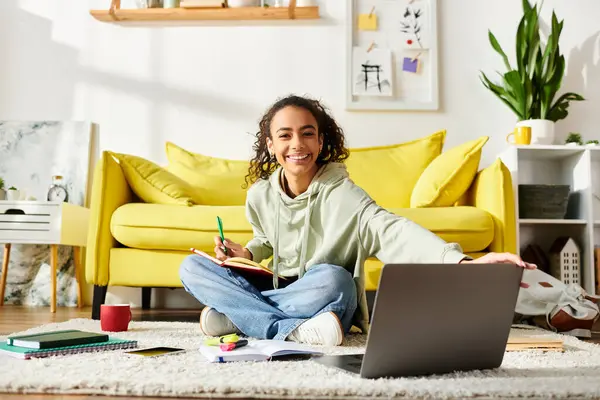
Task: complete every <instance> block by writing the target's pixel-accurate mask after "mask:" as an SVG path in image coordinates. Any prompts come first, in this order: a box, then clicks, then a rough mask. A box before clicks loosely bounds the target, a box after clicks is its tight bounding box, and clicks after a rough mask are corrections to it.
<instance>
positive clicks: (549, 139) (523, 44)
mask: <svg viewBox="0 0 600 400" xmlns="http://www.w3.org/2000/svg"><path fill="white" fill-rule="evenodd" d="M523 12H524V13H523V17H522V18H521V21H520V23H519V27H518V29H517V35H516V64H515V66H514V67H513V66H512V65H511V64H510V62H509V60H508V57H507V55H506V53H505V52H504V50H502V47H501V46H500V44H499V43H498V41H497V40H496V37H495V36H494V35H493V34H492V32H491V31H488V36H489V40H490V44H491V46H492V48H493V49H494V50H495V51H496V52H497V53H498V54H500V56H502V59H503V61H504V65H505V66H506V69H507V72H505V73H504V74H500V76H501V80H500V82H499V83H494V82H493V81H492V80H491V79H489V78H488V77H487V75H486V74H485V73H484V72H481V77H480V79H481V81H482V83H483V85H484V86H485V87H486V88H488V89H489V90H490V91H491V92H492V93H494V94H495V95H496V96H497V97H498V98H499V99H500V100H502V102H503V103H504V104H506V105H507V106H508V107H509V108H510V109H511V110H512V111H513V112H514V113H515V114H516V115H517V118H518V122H517V126H523V125H525V126H530V127H531V143H532V144H554V124H555V122H556V121H558V120H561V119H564V118H566V117H567V115H568V111H567V109H568V107H569V104H570V102H571V101H581V100H584V98H583V97H582V96H581V95H579V94H577V93H572V92H567V93H564V94H562V95H561V96H559V97H558V98H556V96H557V93H558V91H559V89H560V87H561V84H562V79H563V76H564V73H565V57H564V55H562V54H561V53H560V47H559V39H560V34H561V31H562V29H563V24H564V21H560V22H559V21H558V19H557V18H556V14H555V13H554V11H553V12H552V24H551V31H550V35H549V36H548V38H547V40H546V42H545V43H542V41H541V39H540V26H539V14H538V7H537V4H536V5H535V6H533V7H532V6H531V4H529V1H528V0H523Z"/></svg>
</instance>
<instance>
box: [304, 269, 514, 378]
mask: <svg viewBox="0 0 600 400" xmlns="http://www.w3.org/2000/svg"><path fill="white" fill-rule="evenodd" d="M522 275H523V268H521V267H518V266H516V265H514V264H386V265H384V266H383V269H382V271H381V277H380V279H379V289H378V290H377V293H376V296H375V303H374V306H373V316H372V319H371V326H370V330H369V333H368V336H367V345H366V348H365V353H364V355H363V354H352V355H323V356H314V357H312V358H311V359H312V360H314V361H316V362H318V363H321V364H324V365H328V366H331V367H336V368H340V369H343V370H346V371H350V372H353V373H356V374H359V375H360V376H361V377H363V378H383V377H404V376H420V375H433V374H444V373H451V372H454V371H470V370H484V369H493V368H497V367H499V366H500V365H501V364H502V360H503V358H504V352H505V349H506V344H507V341H508V335H509V334H510V328H511V326H512V321H513V316H514V312H515V307H516V302H517V296H518V293H519V287H520V282H521V278H522Z"/></svg>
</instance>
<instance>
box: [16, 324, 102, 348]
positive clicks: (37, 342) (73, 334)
mask: <svg viewBox="0 0 600 400" xmlns="http://www.w3.org/2000/svg"><path fill="white" fill-rule="evenodd" d="M106 341H108V335H107V334H105V333H96V332H84V331H80V330H76V329H69V330H64V331H54V332H44V333H36V334H32V335H20V336H10V337H8V338H7V339H6V344H8V345H11V346H19V347H27V348H30V349H51V348H55V347H65V346H75V345H79V344H88V343H99V342H106Z"/></svg>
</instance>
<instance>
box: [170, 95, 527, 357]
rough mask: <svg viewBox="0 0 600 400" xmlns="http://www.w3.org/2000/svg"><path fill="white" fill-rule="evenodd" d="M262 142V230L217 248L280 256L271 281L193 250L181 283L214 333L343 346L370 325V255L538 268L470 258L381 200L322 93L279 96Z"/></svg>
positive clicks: (253, 178) (258, 178)
mask: <svg viewBox="0 0 600 400" xmlns="http://www.w3.org/2000/svg"><path fill="white" fill-rule="evenodd" d="M254 150H255V152H256V154H255V156H254V158H253V159H252V162H251V166H250V170H249V174H248V176H247V178H249V179H250V182H255V183H254V184H253V185H252V186H251V187H250V189H249V190H248V194H247V201H246V215H247V218H248V220H249V222H250V224H251V225H252V228H253V232H254V238H253V239H252V240H250V241H249V242H248V243H247V244H246V245H245V247H243V246H242V245H240V244H238V243H234V242H232V241H231V240H227V239H226V240H225V242H224V243H222V242H221V240H220V238H219V237H218V236H217V237H215V245H216V246H215V254H216V256H217V258H219V259H226V258H227V257H245V258H248V259H250V260H254V261H256V262H261V261H262V260H264V259H266V258H269V257H271V256H273V259H272V262H271V263H270V268H271V269H272V270H273V272H274V273H275V274H274V277H273V281H272V282H270V280H269V282H267V283H268V285H266V284H265V282H264V281H263V282H259V281H251V280H249V279H248V278H244V277H243V276H241V275H240V274H238V273H236V272H235V271H232V270H230V269H227V268H222V267H219V266H217V265H216V264H214V263H213V262H211V261H209V260H206V259H204V258H203V257H200V256H197V255H191V256H189V257H187V258H186V259H185V260H184V262H183V263H182V265H181V270H180V276H181V281H182V283H183V285H184V287H185V289H186V290H187V291H188V292H189V293H191V294H192V295H193V296H194V297H195V298H196V299H197V300H199V301H200V302H201V303H202V304H204V305H205V306H206V307H205V308H204V309H203V311H202V314H201V317H200V326H201V329H202V331H203V332H204V333H205V334H206V335H210V336H219V335H225V334H229V333H234V332H236V333H243V334H245V335H248V336H251V337H256V338H260V339H281V340H293V341H297V342H303V343H309V344H324V345H339V344H341V343H342V339H343V337H344V333H346V332H348V331H349V330H350V327H351V326H352V325H356V326H357V327H359V328H361V329H362V330H363V331H366V329H368V313H367V304H366V297H365V289H364V271H363V264H364V262H365V260H366V259H367V258H368V257H371V256H375V257H377V258H378V259H379V260H381V261H383V262H384V263H465V262H466V263H513V264H517V265H520V266H522V267H525V268H535V266H534V265H531V264H527V263H525V262H523V261H522V260H521V258H519V257H518V256H516V255H514V254H504V253H502V254H499V253H489V254H486V255H485V256H483V257H481V258H479V259H477V260H472V259H470V258H469V257H467V256H465V255H464V254H463V253H462V250H461V248H460V247H459V246H458V245H457V244H455V243H446V242H444V241H443V240H442V239H441V238H439V237H438V236H436V235H435V234H433V233H432V232H430V231H428V230H426V229H424V228H422V227H421V226H419V225H417V224H416V223H414V222H412V221H410V220H408V219H406V218H403V217H400V216H397V215H395V214H392V213H391V212H388V211H387V210H385V209H383V208H381V207H380V206H378V205H377V204H376V203H375V201H373V200H372V199H371V198H370V197H369V195H368V194H367V193H366V192H365V191H364V190H362V189H361V188H360V187H358V186H356V185H355V184H354V183H353V182H352V181H351V180H350V179H349V177H348V173H347V172H346V167H345V165H344V164H343V161H344V160H345V159H346V158H347V157H348V154H349V152H348V150H347V149H346V147H345V145H344V134H343V132H342V129H341V128H340V127H339V126H338V124H337V123H336V122H335V120H334V119H333V118H332V117H331V116H330V115H329V114H328V113H327V111H326V110H325V108H324V107H323V106H322V105H321V104H320V103H319V102H318V101H316V100H312V99H308V98H304V97H298V96H289V97H286V98H283V99H281V100H279V101H277V102H276V103H275V104H274V105H273V106H272V107H271V108H270V109H269V110H268V112H267V113H266V114H265V115H264V116H263V118H262V120H261V121H260V130H259V131H258V133H257V135H256V142H255V145H254ZM225 248H226V249H227V255H225V253H224V251H223V250H224V249H225ZM277 274H279V275H281V276H283V277H286V278H288V279H287V280H283V279H277V278H276V276H277Z"/></svg>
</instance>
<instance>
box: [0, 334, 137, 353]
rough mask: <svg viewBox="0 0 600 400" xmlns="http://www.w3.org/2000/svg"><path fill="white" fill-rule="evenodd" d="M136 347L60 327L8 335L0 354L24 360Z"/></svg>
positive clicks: (125, 342) (131, 343) (101, 336)
mask: <svg viewBox="0 0 600 400" xmlns="http://www.w3.org/2000/svg"><path fill="white" fill-rule="evenodd" d="M135 347H137V341H135V340H123V339H117V338H113V337H109V336H108V335H107V334H104V333H95V332H85V331H80V330H73V329H70V330H63V331H54V332H46V333H38V334H33V335H22V336H10V337H8V338H7V339H6V342H5V343H0V354H4V355H8V356H11V357H15V358H22V359H25V360H28V359H30V358H41V357H50V356H57V355H65V354H76V353H89V352H95V351H105V350H117V349H130V348H135Z"/></svg>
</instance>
